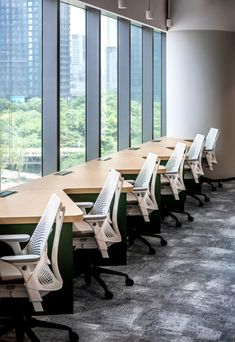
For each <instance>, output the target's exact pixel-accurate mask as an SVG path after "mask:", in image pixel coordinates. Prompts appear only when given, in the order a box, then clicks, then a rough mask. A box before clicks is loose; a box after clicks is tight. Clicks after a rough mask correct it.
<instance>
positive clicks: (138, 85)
mask: <svg viewBox="0 0 235 342" xmlns="http://www.w3.org/2000/svg"><path fill="white" fill-rule="evenodd" d="M141 143H142V28H141V27H138V26H135V25H131V146H135V145H139V144H141Z"/></svg>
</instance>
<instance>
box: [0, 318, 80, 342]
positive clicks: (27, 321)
mask: <svg viewBox="0 0 235 342" xmlns="http://www.w3.org/2000/svg"><path fill="white" fill-rule="evenodd" d="M0 325H3V327H2V328H0V339H1V337H2V336H4V335H6V334H8V333H9V332H11V331H12V330H15V335H16V341H17V342H23V341H24V338H25V336H27V337H28V338H29V339H30V340H31V341H32V342H40V339H39V338H38V337H37V336H36V334H35V333H34V331H33V330H32V328H36V327H41V328H47V329H58V330H65V331H68V334H69V341H70V342H76V341H78V340H79V336H78V335H77V334H76V333H75V332H74V331H72V329H71V328H70V327H68V326H66V325H63V324H58V323H52V322H45V321H41V320H38V319H36V318H33V317H28V316H25V315H23V314H22V313H18V314H17V315H16V316H15V317H12V318H0ZM55 339H56V337H55Z"/></svg>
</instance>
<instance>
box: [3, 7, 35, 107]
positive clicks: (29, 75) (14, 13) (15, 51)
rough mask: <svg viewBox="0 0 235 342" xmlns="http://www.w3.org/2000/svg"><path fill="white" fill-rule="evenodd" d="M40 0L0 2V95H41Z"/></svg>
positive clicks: (15, 97) (18, 98)
mask: <svg viewBox="0 0 235 342" xmlns="http://www.w3.org/2000/svg"><path fill="white" fill-rule="evenodd" d="M41 1H42V0H33V1H32V0H31V1H29V0H21V1H18V0H7V1H1V2H0V97H2V98H8V99H10V100H12V101H14V100H15V101H24V100H27V99H28V98H31V97H41V79H40V78H41V45H42V43H41V31H42V30H41V25H42V24H41V7H42V5H41Z"/></svg>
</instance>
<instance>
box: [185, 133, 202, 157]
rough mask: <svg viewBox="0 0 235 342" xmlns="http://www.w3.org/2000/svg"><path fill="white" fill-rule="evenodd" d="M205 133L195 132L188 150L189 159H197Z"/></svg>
mask: <svg viewBox="0 0 235 342" xmlns="http://www.w3.org/2000/svg"><path fill="white" fill-rule="evenodd" d="M204 140H205V135H202V134H197V135H196V136H195V138H194V140H193V142H192V145H191V146H190V149H189V150H188V153H187V157H188V159H189V160H198V159H199V158H200V153H201V151H202V147H203V143H204Z"/></svg>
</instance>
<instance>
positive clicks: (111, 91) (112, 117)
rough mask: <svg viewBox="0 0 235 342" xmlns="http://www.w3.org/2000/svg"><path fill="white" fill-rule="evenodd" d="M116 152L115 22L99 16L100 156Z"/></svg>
mask: <svg viewBox="0 0 235 342" xmlns="http://www.w3.org/2000/svg"><path fill="white" fill-rule="evenodd" d="M115 151H117V20H116V19H113V18H109V17H107V16H104V15H102V16H101V155H107V154H109V153H112V152H115Z"/></svg>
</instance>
